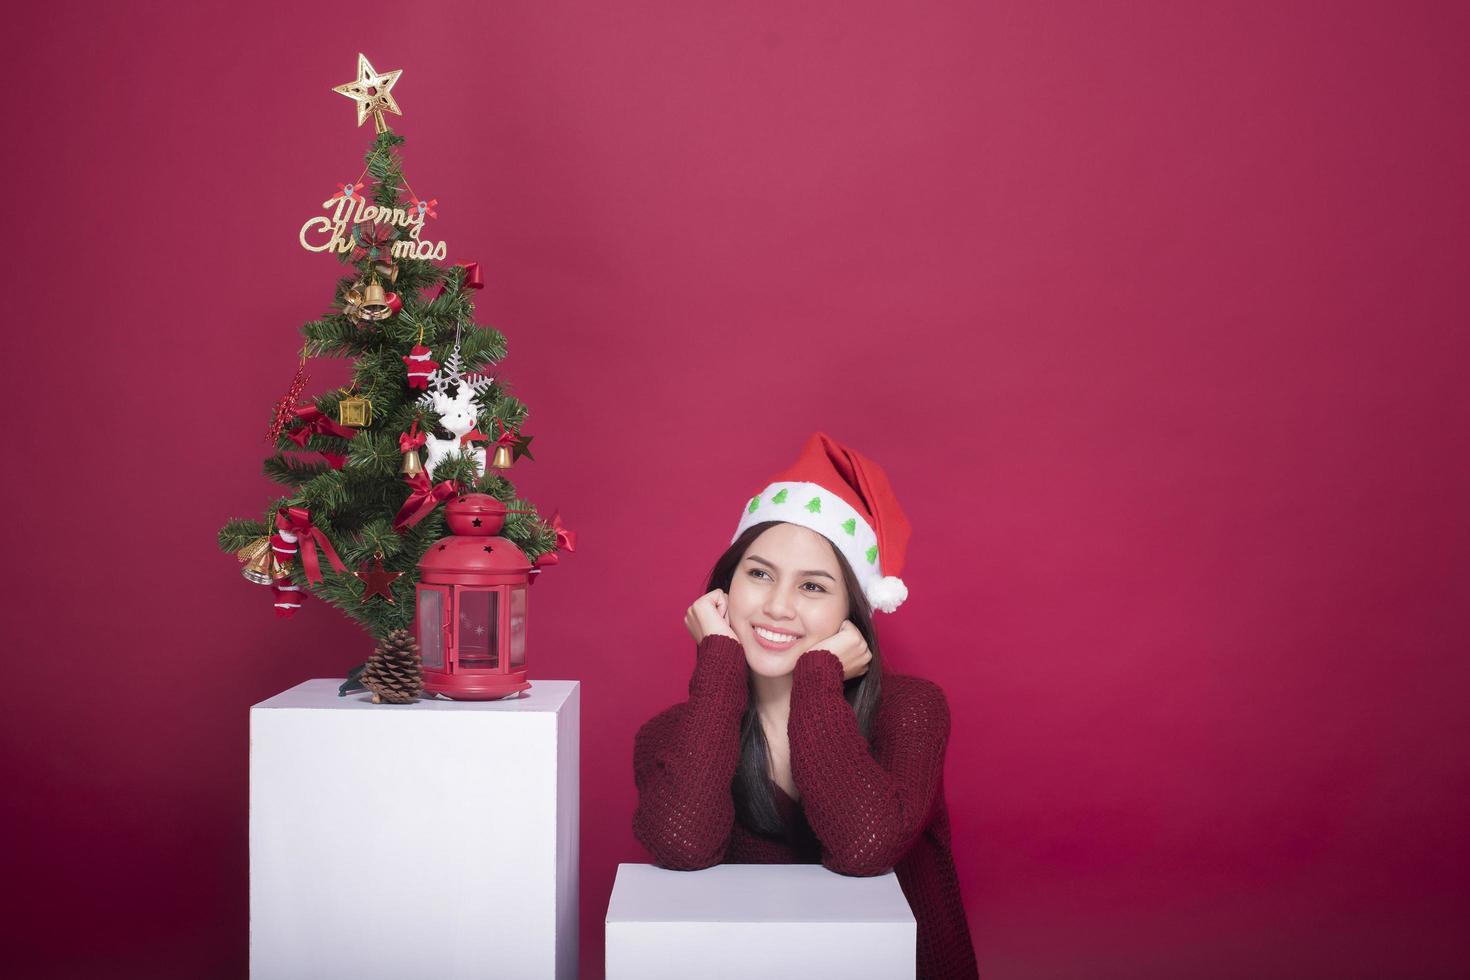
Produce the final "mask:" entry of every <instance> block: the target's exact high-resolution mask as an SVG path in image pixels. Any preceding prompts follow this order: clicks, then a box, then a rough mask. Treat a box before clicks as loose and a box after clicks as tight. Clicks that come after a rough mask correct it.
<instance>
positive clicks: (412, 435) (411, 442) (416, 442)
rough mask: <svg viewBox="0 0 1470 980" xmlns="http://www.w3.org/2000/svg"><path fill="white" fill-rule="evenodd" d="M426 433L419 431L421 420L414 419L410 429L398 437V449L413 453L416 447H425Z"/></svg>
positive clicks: (402, 451) (401, 451)
mask: <svg viewBox="0 0 1470 980" xmlns="http://www.w3.org/2000/svg"><path fill="white" fill-rule="evenodd" d="M425 441H426V440H425V438H424V434H423V433H422V432H420V431H419V420H418V419H414V420H413V425H411V426H409V427H408V431H407V432H405V433H403V434H402V435H400V436H399V437H398V451H399V452H400V453H411V452H413V451H414V450H415V449H421V448H423V445H424V442H425Z"/></svg>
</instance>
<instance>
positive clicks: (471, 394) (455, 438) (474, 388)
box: [419, 342, 495, 479]
mask: <svg viewBox="0 0 1470 980" xmlns="http://www.w3.org/2000/svg"><path fill="white" fill-rule="evenodd" d="M494 383H495V379H494V378H491V377H487V376H485V375H479V374H473V373H466V372H465V370H464V364H463V362H462V361H461V360H460V356H459V343H458V342H456V343H455V345H454V351H453V352H452V353H451V354H450V355H449V358H448V360H446V361H445V362H444V366H443V367H440V368H435V369H434V372H433V373H432V374H430V375H429V390H428V391H426V392H424V393H423V394H422V395H420V396H419V404H420V405H422V406H423V407H424V408H432V409H433V410H434V411H435V412H436V413H437V414H438V416H439V424H440V425H442V426H444V428H446V429H448V430H449V432H450V437H449V438H448V439H440V438H439V437H438V436H436V435H433V434H432V433H425V436H424V439H425V443H424V445H425V446H426V447H427V448H428V450H429V458H428V459H427V460H425V461H424V471H425V472H426V473H428V474H429V478H430V479H433V477H434V468H435V467H436V466H438V465H439V464H440V463H442V462H444V460H445V459H447V458H449V457H450V456H452V455H454V454H455V453H457V452H459V451H460V450H461V449H466V448H468V449H469V450H470V452H471V454H472V457H473V459H474V460H475V465H476V466H477V467H478V468H479V472H480V473H482V474H483V473H484V472H485V449H484V447H479V446H474V444H473V443H472V444H471V445H470V446H469V447H466V446H465V445H464V443H463V439H464V437H465V436H467V435H469V434H470V433H471V432H472V431H474V428H475V420H476V419H477V418H478V417H479V414H480V403H479V401H478V396H480V395H481V394H483V393H484V392H485V391H487V390H488V389H489V388H490V386H491V385H492V384H494ZM451 386H452V387H453V388H454V395H453V396H451V395H450V394H449V389H450V387H451Z"/></svg>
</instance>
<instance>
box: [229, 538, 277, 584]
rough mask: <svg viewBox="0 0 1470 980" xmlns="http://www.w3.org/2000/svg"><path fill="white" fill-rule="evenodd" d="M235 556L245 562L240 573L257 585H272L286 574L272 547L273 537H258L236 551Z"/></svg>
mask: <svg viewBox="0 0 1470 980" xmlns="http://www.w3.org/2000/svg"><path fill="white" fill-rule="evenodd" d="M235 557H236V558H239V559H240V561H241V562H243V563H244V567H243V568H241V569H240V574H241V575H243V576H245V579H246V581H248V582H254V583H255V584H256V585H270V584H271V583H272V582H274V581H276V580H277V579H279V578H281V577H282V576H284V575H285V574H286V570H285V569H284V568H282V567H281V563H280V561H278V560H277V559H276V553H275V550H274V549H273V548H271V539H270V538H268V537H267V538H256V539H255V540H254V541H252V542H250V543H249V544H247V545H246V546H245V547H243V548H241V549H240V550H239V551H237V552H235Z"/></svg>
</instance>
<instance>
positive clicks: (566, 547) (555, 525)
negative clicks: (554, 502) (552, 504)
mask: <svg viewBox="0 0 1470 980" xmlns="http://www.w3.org/2000/svg"><path fill="white" fill-rule="evenodd" d="M551 529H552V530H553V531H555V532H556V546H557V548H559V549H561V550H562V551H566V552H573V551H576V550H577V532H576V531H571V530H568V529H567V528H566V527H565V526H564V525H563V524H562V522H561V511H557V512H556V513H555V514H552V515H551Z"/></svg>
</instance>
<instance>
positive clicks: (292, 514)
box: [276, 507, 347, 585]
mask: <svg viewBox="0 0 1470 980" xmlns="http://www.w3.org/2000/svg"><path fill="white" fill-rule="evenodd" d="M276 530H278V531H290V532H291V533H292V534H294V535H296V543H297V545H298V546H300V548H301V551H300V555H301V567H302V568H303V569H304V570H305V571H306V580H307V581H308V582H310V583H311V584H313V585H316V584H317V583H318V582H320V581H321V580H322V567H321V562H320V561H319V560H318V558H317V555H316V549H317V547H318V546H320V547H321V549H322V551H323V553H325V554H326V556H327V561H329V562H331V564H332V567H333V568H335V569H336V570H337V571H339V572H345V571H347V566H346V565H344V564H342V559H341V558H338V557H337V549H335V548H333V547H332V542H330V541H328V540H327V536H326V535H325V534H324V533H322V529H321V528H319V527H314V526H313V525H312V523H311V512H310V511H309V510H307V509H306V508H305V507H282V508H281V509H280V510H278V511H276Z"/></svg>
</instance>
